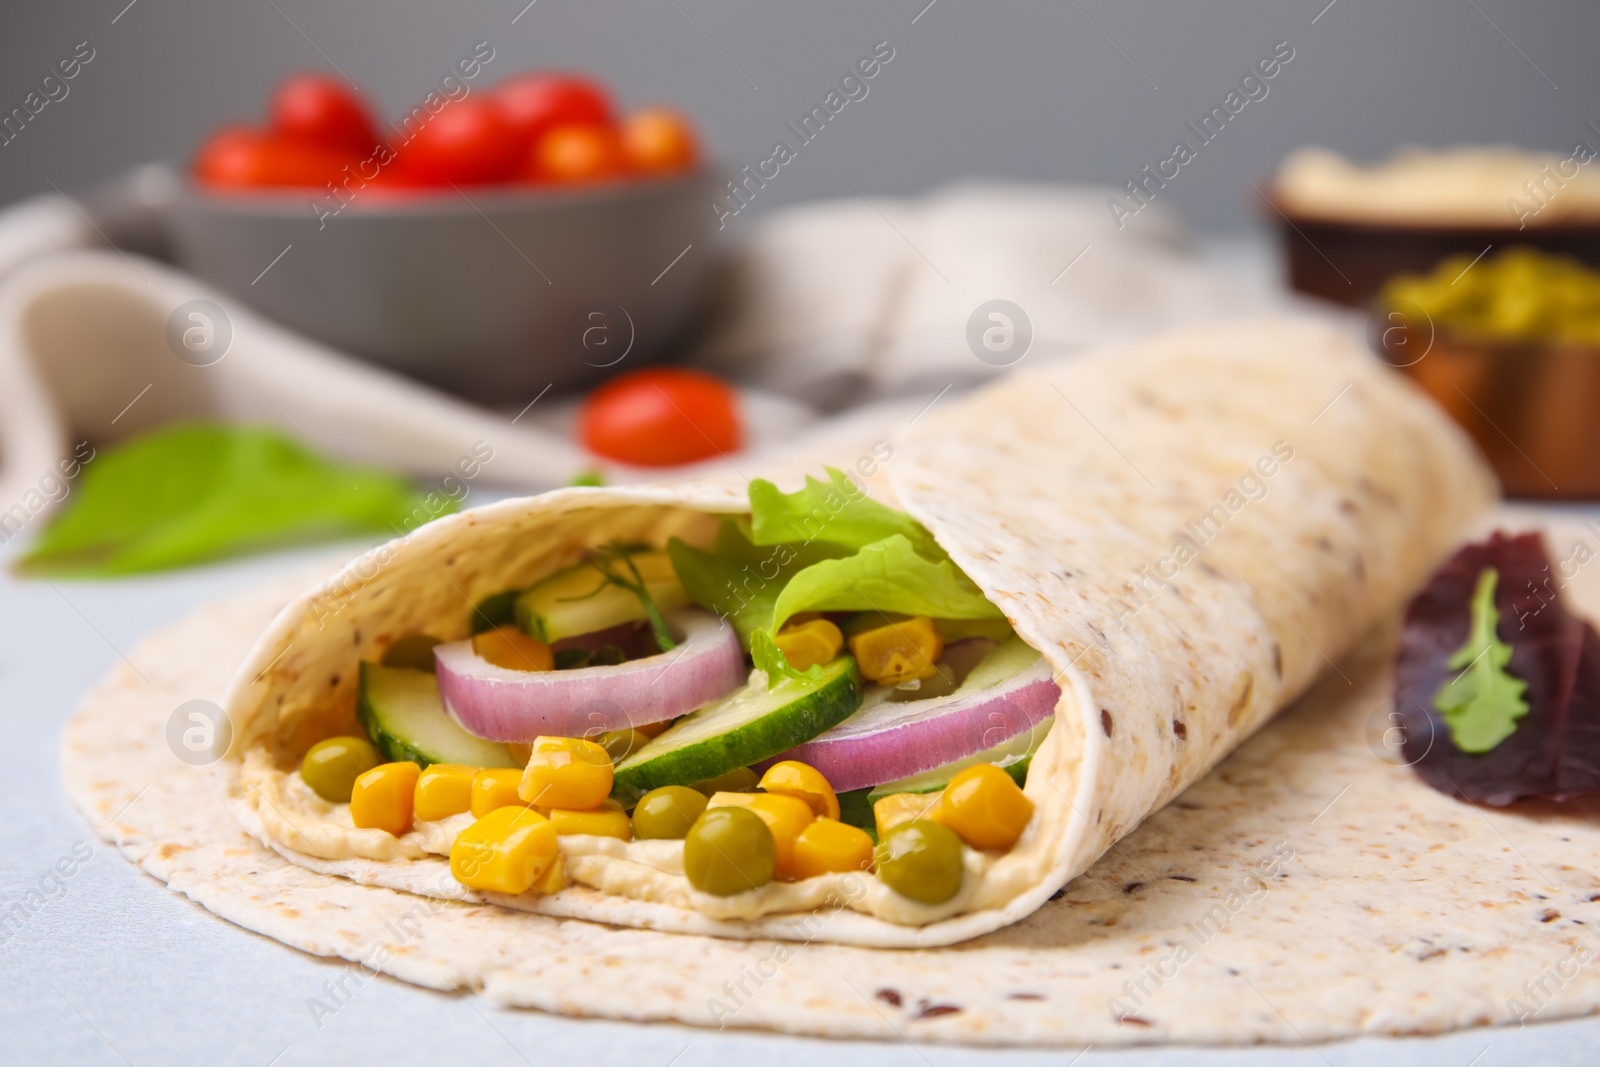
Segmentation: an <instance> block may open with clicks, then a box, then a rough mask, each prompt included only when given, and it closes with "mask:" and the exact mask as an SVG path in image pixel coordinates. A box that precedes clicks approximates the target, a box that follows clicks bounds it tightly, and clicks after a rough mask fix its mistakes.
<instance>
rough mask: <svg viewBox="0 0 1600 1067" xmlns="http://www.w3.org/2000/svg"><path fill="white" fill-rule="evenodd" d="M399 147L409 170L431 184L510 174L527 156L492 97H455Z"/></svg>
mask: <svg viewBox="0 0 1600 1067" xmlns="http://www.w3.org/2000/svg"><path fill="white" fill-rule="evenodd" d="M397 151H398V153H399V156H400V162H401V164H402V165H403V166H404V168H405V173H406V174H407V175H409V176H412V177H414V178H415V180H416V181H418V182H419V183H425V184H429V185H447V184H450V183H452V182H453V183H455V184H456V185H477V184H482V183H484V182H500V181H507V180H509V179H510V178H511V177H512V176H513V175H514V174H515V173H516V169H517V164H518V162H520V160H521V151H520V149H519V147H518V145H517V141H516V138H515V137H514V136H512V132H511V127H510V126H508V125H506V121H505V119H503V118H501V117H500V111H499V109H497V108H496V107H495V106H494V105H493V104H491V103H490V102H489V101H487V100H481V99H477V98H475V97H464V98H462V99H460V100H452V101H451V102H450V103H448V104H446V105H445V106H444V108H443V109H442V110H440V111H439V112H438V113H437V114H435V115H434V116H433V117H432V118H430V119H429V120H428V121H427V123H426V124H425V125H423V126H422V127H420V128H419V129H418V130H417V133H416V136H415V137H413V138H412V139H411V140H410V141H408V142H406V143H405V144H403V145H400V146H398V148H397Z"/></svg>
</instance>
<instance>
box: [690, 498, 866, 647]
mask: <svg viewBox="0 0 1600 1067" xmlns="http://www.w3.org/2000/svg"><path fill="white" fill-rule="evenodd" d="M667 554H668V555H669V556H670V557H671V558H672V567H673V569H674V570H676V571H677V572H678V581H679V582H681V583H682V584H683V590H684V592H686V593H688V594H689V599H690V600H693V601H694V602H695V603H696V604H698V605H699V606H700V607H702V608H705V609H706V610H707V611H710V612H714V613H715V614H717V615H720V616H721V617H723V618H725V619H727V620H728V623H729V624H730V625H731V626H732V627H733V629H734V632H735V633H737V634H738V635H739V642H740V644H742V645H744V647H745V650H746V651H747V652H748V651H751V650H752V646H751V640H752V638H753V636H754V635H755V633H756V632H757V631H758V630H761V629H770V628H771V624H772V606H773V605H774V604H775V603H777V600H778V594H779V593H781V592H782V591H783V587H784V586H785V585H786V584H788V582H789V579H790V578H792V577H793V576H794V575H795V574H797V573H799V572H800V571H802V570H804V569H805V568H806V567H809V566H811V565H812V564H813V563H816V562H818V561H819V560H822V559H830V558H833V557H835V556H838V555H841V554H843V553H842V552H841V551H840V550H838V549H836V548H834V547H832V546H829V545H822V544H816V545H809V546H808V545H790V544H781V545H766V546H763V545H756V544H752V543H751V541H750V539H749V537H747V536H746V535H745V532H744V530H743V529H742V528H741V525H740V524H739V523H738V522H736V521H735V520H733V519H724V520H722V524H721V526H720V527H719V528H718V529H717V539H716V542H715V543H714V544H713V545H712V547H711V550H710V551H709V552H708V551H704V550H702V549H698V548H695V547H694V546H693V545H690V544H686V543H684V542H683V541H681V540H679V539H678V538H676V537H675V538H673V539H672V540H671V541H669V542H668V543H667ZM774 651H776V649H774Z"/></svg>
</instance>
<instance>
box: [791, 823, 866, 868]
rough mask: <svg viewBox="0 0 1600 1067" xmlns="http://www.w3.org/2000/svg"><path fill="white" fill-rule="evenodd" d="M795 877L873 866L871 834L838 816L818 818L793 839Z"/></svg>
mask: <svg viewBox="0 0 1600 1067" xmlns="http://www.w3.org/2000/svg"><path fill="white" fill-rule="evenodd" d="M792 869H793V871H794V876H795V877H796V878H814V877H816V876H817V875H819V874H828V873H830V872H833V871H866V870H871V869H872V835H871V834H869V833H867V832H866V831H865V830H863V829H861V828H860V827H856V826H851V825H850V824H849V823H843V822H839V821H838V820H836V819H817V820H816V821H815V822H813V823H812V824H811V825H810V826H807V827H806V828H805V829H804V830H802V831H800V836H799V837H797V838H795V839H794V861H793V865H792Z"/></svg>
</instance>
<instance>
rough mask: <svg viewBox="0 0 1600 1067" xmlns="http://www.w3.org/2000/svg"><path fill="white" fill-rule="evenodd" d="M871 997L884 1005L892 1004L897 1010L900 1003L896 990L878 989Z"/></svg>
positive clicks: (898, 993)
mask: <svg viewBox="0 0 1600 1067" xmlns="http://www.w3.org/2000/svg"><path fill="white" fill-rule="evenodd" d="M872 995H873V996H875V997H877V998H878V999H879V1000H881V1001H883V1002H884V1003H886V1004H893V1005H894V1006H895V1007H897V1008H898V1007H899V1006H900V1005H901V1003H902V1001H901V999H900V991H899V990H897V989H880V990H878V991H877V992H876V993H874V994H872Z"/></svg>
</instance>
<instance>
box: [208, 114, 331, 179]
mask: <svg viewBox="0 0 1600 1067" xmlns="http://www.w3.org/2000/svg"><path fill="white" fill-rule="evenodd" d="M360 158H361V157H360V156H358V155H354V154H351V153H347V152H341V151H336V150H334V149H329V148H325V147H322V146H320V145H314V144H308V143H306V142H304V141H295V140H290V139H289V138H286V137H276V136H273V135H272V134H267V133H262V132H261V131H260V130H253V129H249V128H247V127H242V126H229V127H225V128H224V129H222V130H219V131H217V132H216V133H214V134H212V135H211V136H210V137H209V138H207V140H206V142H205V144H203V145H201V147H200V153H199V155H198V156H196V157H195V161H194V174H195V177H196V178H197V179H198V180H199V181H200V182H202V183H203V184H205V185H209V186H212V187H213V188H219V189H240V188H260V187H272V186H278V187H284V186H305V187H320V186H323V185H326V184H327V183H328V182H330V181H334V182H336V181H340V180H342V179H343V178H344V176H345V175H344V168H345V167H347V166H348V167H350V168H351V170H352V172H355V165H356V164H357V163H358V162H359V160H360Z"/></svg>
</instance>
